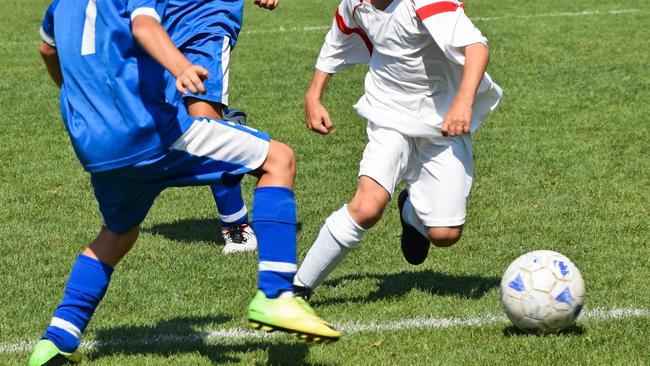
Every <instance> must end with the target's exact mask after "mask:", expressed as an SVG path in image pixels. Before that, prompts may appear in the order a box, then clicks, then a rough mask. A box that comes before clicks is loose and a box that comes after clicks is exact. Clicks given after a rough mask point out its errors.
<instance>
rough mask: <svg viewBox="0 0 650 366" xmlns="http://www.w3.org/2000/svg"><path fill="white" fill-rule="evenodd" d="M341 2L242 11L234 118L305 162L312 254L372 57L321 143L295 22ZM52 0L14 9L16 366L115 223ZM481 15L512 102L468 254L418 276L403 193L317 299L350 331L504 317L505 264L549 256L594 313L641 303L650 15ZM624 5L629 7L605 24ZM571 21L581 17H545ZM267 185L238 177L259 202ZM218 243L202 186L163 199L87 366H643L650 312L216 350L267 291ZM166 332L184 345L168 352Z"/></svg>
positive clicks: (5, 53)
mask: <svg viewBox="0 0 650 366" xmlns="http://www.w3.org/2000/svg"><path fill="white" fill-rule="evenodd" d="M336 4H337V1H335V0H318V1H309V2H303V1H289V0H285V1H284V2H283V3H282V4H281V6H280V8H278V9H277V10H276V11H274V12H272V13H269V12H266V11H263V10H261V9H257V8H255V7H253V6H252V4H251V2H250V1H248V0H247V8H246V14H245V18H246V19H245V24H244V33H243V34H242V35H241V38H240V42H239V44H238V46H237V48H236V51H235V53H234V54H233V65H232V74H231V98H232V103H233V105H235V106H237V107H240V108H243V109H244V110H246V111H247V112H248V113H249V116H250V119H249V121H250V124H252V125H254V126H255V127H257V128H260V129H263V130H267V131H269V132H270V133H271V135H272V136H274V137H275V138H277V139H279V140H281V141H285V142H287V143H289V144H290V145H291V146H292V147H293V148H294V149H295V151H296V153H297V156H298V159H299V163H298V178H297V187H296V195H297V200H298V205H299V211H298V214H299V221H300V223H301V226H300V232H299V235H298V240H299V244H298V245H299V255H300V257H301V258H302V257H303V256H304V254H305V252H306V251H307V249H308V248H309V246H310V244H311V242H312V240H313V239H314V237H315V236H316V233H317V232H318V230H319V229H320V226H321V225H322V223H323V220H324V219H325V218H326V217H327V216H328V215H329V214H330V213H331V212H332V211H333V210H335V209H337V208H339V207H340V206H341V205H342V204H343V203H344V202H346V201H347V200H348V199H349V198H350V197H351V194H352V193H353V191H354V189H355V184H356V173H357V168H358V161H359V159H360V155H361V152H362V150H363V147H364V144H365V128H364V121H363V120H362V119H360V118H359V117H358V116H356V115H355V114H354V112H353V111H352V108H351V105H352V104H353V103H354V102H355V101H356V100H357V98H358V97H359V96H360V95H361V94H362V92H363V85H362V80H363V76H364V73H365V68H364V67H362V66H360V67H354V68H352V69H351V70H348V71H346V72H344V73H343V74H341V75H337V76H336V77H334V79H333V80H332V82H331V84H330V87H329V90H328V94H327V97H326V98H325V103H326V105H327V106H328V107H329V110H330V113H331V115H332V118H333V120H334V122H335V123H336V126H337V132H336V133H335V134H334V135H332V136H328V137H322V136H319V135H316V134H313V133H311V132H309V131H307V130H306V129H305V128H304V127H303V116H302V95H303V93H304V90H305V87H306V86H307V85H308V83H309V79H310V77H311V73H312V70H313V65H314V62H315V58H316V55H317V54H318V51H319V49H320V45H321V42H322V38H323V36H324V34H325V32H326V30H325V29H322V28H317V29H315V30H302V29H303V27H326V26H328V25H329V24H330V22H331V16H332V14H333V10H334V8H335V6H336ZM45 7H46V2H45V1H42V0H39V1H32V2H22V1H16V0H13V1H11V0H0V54H2V58H1V59H2V62H1V63H0V73H1V75H2V77H0V122H1V123H2V128H1V129H0V130H1V131H2V132H1V135H0V136H1V138H0V142H1V143H0V177H1V179H0V348H2V347H3V346H4V347H5V350H6V351H4V352H2V353H0V364H7V365H14V364H24V363H25V360H26V358H27V357H28V347H22V348H20V347H18V348H20V350H19V351H18V352H14V351H9V350H7V348H6V347H7V345H18V344H21V342H30V341H35V340H36V339H38V337H39V336H40V335H41V332H42V331H43V329H44V327H45V326H46V324H47V323H48V322H49V320H50V316H51V314H52V312H53V310H54V309H55V307H56V304H57V302H58V301H59V299H60V296H61V294H62V289H63V286H64V284H65V281H66V279H67V274H68V271H69V270H70V266H71V264H72V262H73V261H74V258H75V256H76V255H77V254H78V253H79V251H80V250H81V249H82V248H83V247H84V246H85V245H86V244H87V243H88V242H89V241H90V240H92V239H93V237H94V235H95V234H96V231H97V230H98V228H99V224H100V217H99V215H98V212H97V207H96V203H95V201H94V198H93V195H92V191H91V187H90V185H89V182H88V177H87V175H86V174H85V173H84V172H83V171H82V169H81V167H80V165H79V164H78V162H77V160H76V158H75V157H74V154H73V152H72V149H71V147H70V144H69V141H68V137H67V135H66V133H65V130H64V128H63V126H62V123H61V121H60V118H59V116H58V102H57V90H56V88H55V87H54V86H53V85H52V83H51V82H50V81H49V80H48V78H47V76H46V73H45V70H44V68H43V67H42V65H41V61H40V59H39V57H38V54H37V51H36V48H37V46H38V34H37V30H38V26H39V22H40V18H41V15H42V13H43V12H44V10H45ZM466 8H467V11H468V13H469V14H470V16H471V17H474V18H476V19H477V20H476V24H477V25H478V26H479V27H480V28H481V30H482V31H483V32H484V34H486V35H487V37H488V38H489V39H490V46H491V51H492V59H491V65H490V74H491V75H492V76H493V78H494V79H495V80H496V81H497V82H498V83H499V84H500V85H501V86H502V87H503V89H504V90H505V93H506V98H505V100H504V102H503V104H502V105H501V106H500V107H499V109H498V110H497V111H496V112H495V113H494V114H493V115H492V116H491V117H490V118H489V119H488V121H487V122H486V123H485V124H484V125H483V127H482V128H481V129H480V130H479V131H478V133H477V134H476V135H475V137H474V142H475V162H476V180H475V185H474V189H473V193H472V199H471V202H470V205H469V217H468V222H467V226H466V230H465V233H464V237H463V239H462V241H461V242H460V243H459V244H457V245H456V246H454V247H452V248H449V249H445V250H432V251H431V253H430V258H429V259H428V260H427V261H426V262H425V263H424V264H423V265H421V266H418V267H413V266H409V265H408V264H406V262H405V261H404V260H403V259H402V258H401V255H400V253H399V245H398V235H399V233H400V229H399V218H398V216H397V212H396V210H395V203H394V202H392V203H391V205H390V207H389V209H388V210H387V212H386V214H385V216H384V218H383V219H382V221H381V222H380V223H379V224H378V225H377V226H376V227H375V228H373V230H371V231H370V232H369V233H368V235H367V236H366V238H365V239H364V243H363V245H362V246H361V248H360V249H359V250H357V251H356V252H354V253H353V254H351V255H350V256H349V257H348V258H347V259H346V261H345V262H344V263H343V264H342V265H341V266H340V267H338V268H337V269H336V271H335V272H334V273H333V274H332V276H331V277H330V279H329V281H328V282H326V283H325V285H324V286H323V287H322V288H320V289H319V291H318V293H317V295H316V297H315V298H314V303H315V305H316V306H317V308H318V309H319V311H320V312H321V313H322V315H323V316H324V317H326V318H328V319H331V320H332V321H334V322H336V323H338V324H350V323H351V322H355V321H356V322H359V323H360V324H366V325H367V324H372V323H376V322H391V321H392V322H397V321H400V320H405V319H415V318H418V319H423V318H431V317H435V318H460V319H470V318H481V317H484V316H488V315H498V314H500V308H499V302H498V282H499V279H500V276H501V274H502V272H503V271H504V270H505V268H506V267H507V265H508V264H509V263H510V261H512V260H513V259H514V258H516V257H517V256H519V255H520V254H522V253H524V252H526V251H529V250H533V249H553V250H558V251H560V252H562V253H564V254H566V255H568V256H569V257H570V258H572V259H573V260H574V261H575V262H576V263H577V265H578V266H579V267H580V269H581V271H582V273H583V276H584V278H585V281H586V285H587V300H586V310H587V311H589V309H594V308H597V307H600V308H604V309H616V308H636V309H645V310H646V311H648V309H650V297H649V296H648V294H650V281H648V278H650V261H649V260H648V259H649V257H650V255H649V254H648V253H649V251H648V250H649V248H650V247H649V245H650V243H649V241H650V230H649V224H648V222H649V220H648V218H649V217H650V215H649V209H648V207H650V188H649V187H650V173H649V172H650V160H649V159H648V153H649V152H650V133H649V125H648V117H647V116H648V115H650V107H649V106H648V104H647V101H648V100H650V73H648V71H647V70H650V57H648V50H647V26H646V25H647V24H650V4H647V3H645V2H639V1H628V0H626V1H617V2H615V3H612V2H597V1H587V0H578V1H573V2H570V3H563V4H562V5H561V7H558V6H557V2H552V1H550V0H542V1H538V2H515V1H506V0H498V1H488V0H472V1H468V2H467V4H466ZM625 9H636V11H631V12H626V13H620V14H610V13H608V11H609V10H625ZM578 12H588V13H585V14H584V15H581V16H570V15H567V14H564V15H562V14H556V15H558V16H540V15H543V14H549V13H578ZM536 15H537V16H536ZM529 16H530V17H529ZM497 18H498V19H497ZM281 27H283V28H284V29H286V31H284V32H279V31H274V30H277V29H280V28H281ZM247 31H248V33H246V32H247ZM252 186H253V180H252V179H249V178H247V179H245V181H244V190H245V196H246V198H247V200H248V199H250V197H251V193H252ZM249 207H250V204H249ZM216 238H217V224H216V220H215V212H214V204H213V202H212V199H211V197H210V194H209V191H208V189H207V188H184V189H170V190H168V191H166V192H164V193H163V194H162V195H161V197H160V198H159V199H158V201H157V202H156V204H155V205H154V207H153V209H152V211H151V213H150V215H149V216H148V218H147V220H146V221H145V223H144V225H143V233H142V235H141V237H140V239H139V241H138V243H137V245H136V247H135V248H134V250H132V252H131V253H129V255H128V256H127V257H126V258H125V259H124V261H123V262H122V263H121V264H120V265H119V266H118V268H117V270H116V272H115V274H114V276H113V281H112V284H111V288H110V290H109V292H108V294H107V296H106V298H105V300H104V301H103V303H102V304H101V306H100V307H99V309H98V311H97V313H96V315H95V316H94V318H93V321H92V322H91V324H90V326H89V327H88V330H87V334H86V335H85V338H84V339H85V340H87V341H92V340H97V341H99V342H103V343H99V344H96V345H95V346H93V347H91V348H90V349H86V353H87V354H89V356H90V361H91V362H89V364H93V365H94V364H96V365H126V364H128V365H159V364H175V365H197V364H211V363H214V364H223V363H242V364H299V363H305V364H313V365H330V364H341V365H347V364H355V365H356V364H363V365H377V364H396V365H397V364H423V365H424V364H449V365H452V364H453V365H461V364H478V365H489V364H494V365H496V364H499V365H501V364H524V365H533V364H540V365H541V364H559V363H570V364H589V365H596V364H600V365H635V364H636V365H644V364H648V363H650V346H649V345H648V339H650V318H648V317H647V315H646V316H645V317H636V318H627V319H618V320H599V319H594V318H591V319H582V320H580V321H579V322H578V326H577V327H576V328H574V329H573V330H572V331H571V332H568V333H565V334H560V335H551V336H531V335H521V334H518V333H517V332H513V331H512V329H511V328H510V327H509V326H508V324H507V323H505V322H489V323H486V324H483V325H480V326H457V327H448V328H434V329H430V328H421V329H408V330H392V331H361V332H349V333H347V334H345V335H344V338H343V339H342V340H341V341H340V342H339V343H337V344H333V345H328V346H313V347H308V346H306V345H303V344H302V343H299V342H297V341H294V340H293V339H292V338H289V337H285V336H277V337H270V338H252V337H248V338H246V337H244V338H224V337H218V336H210V337H206V334H209V333H208V332H211V331H218V330H227V329H232V328H236V329H243V328H244V327H245V326H246V323H245V307H246V305H247V304H248V301H249V300H250V298H252V295H253V292H254V289H255V285H256V257H255V255H254V254H246V255H237V256H227V257H226V256H224V255H222V254H221V251H220V247H219V246H218V241H217V239H216ZM646 314H647V313H646ZM165 335H167V336H170V335H183V336H184V338H183V341H170V340H169V338H163V339H160V338H158V339H159V341H156V339H157V338H155V337H156V336H165ZM147 339H148V340H150V341H151V342H150V343H149V344H145V343H144V340H147ZM165 339H166V341H165Z"/></svg>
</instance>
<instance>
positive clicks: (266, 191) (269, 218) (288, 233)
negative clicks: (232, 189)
mask: <svg viewBox="0 0 650 366" xmlns="http://www.w3.org/2000/svg"><path fill="white" fill-rule="evenodd" d="M296 224H297V223H296V200H295V199H294V196H293V191H292V190H291V189H289V188H285V187H260V188H257V189H256V190H255V195H254V196H253V230H255V235H257V241H258V249H257V251H258V253H259V283H258V287H259V289H260V290H262V291H263V292H264V294H265V295H266V297H268V298H271V299H273V298H276V297H278V296H280V293H282V292H283V291H292V290H293V285H292V281H293V276H294V274H295V273H296Z"/></svg>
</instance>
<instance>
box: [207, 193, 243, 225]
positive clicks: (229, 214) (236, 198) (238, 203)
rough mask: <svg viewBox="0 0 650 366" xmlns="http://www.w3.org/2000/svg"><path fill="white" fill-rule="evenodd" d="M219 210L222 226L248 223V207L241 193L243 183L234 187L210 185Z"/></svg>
mask: <svg viewBox="0 0 650 366" xmlns="http://www.w3.org/2000/svg"><path fill="white" fill-rule="evenodd" d="M210 189H211V190H212V196H213V197H214V202H215V203H216V204H217V210H218V211H219V212H218V213H219V221H220V223H221V227H229V226H233V225H240V224H247V223H248V209H247V208H246V204H245V203H244V199H243V198H242V195H241V184H237V185H236V186H234V187H230V188H227V187H223V186H218V185H214V186H210Z"/></svg>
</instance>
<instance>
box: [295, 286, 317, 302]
mask: <svg viewBox="0 0 650 366" xmlns="http://www.w3.org/2000/svg"><path fill="white" fill-rule="evenodd" d="M313 294H314V290H312V289H310V288H309V287H305V286H298V285H293V295H294V296H296V297H300V298H302V299H303V300H305V301H309V299H311V296H312V295H313Z"/></svg>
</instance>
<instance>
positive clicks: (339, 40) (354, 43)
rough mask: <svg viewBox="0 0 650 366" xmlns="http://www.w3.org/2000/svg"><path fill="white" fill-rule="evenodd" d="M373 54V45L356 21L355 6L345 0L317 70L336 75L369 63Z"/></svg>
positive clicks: (337, 11) (326, 38)
mask: <svg viewBox="0 0 650 366" xmlns="http://www.w3.org/2000/svg"><path fill="white" fill-rule="evenodd" d="M371 54H372V43H370V40H369V39H368V36H367V35H366V33H365V32H364V31H363V29H361V28H360V27H358V25H357V23H356V21H355V20H354V6H353V4H352V2H351V1H350V0H343V2H341V4H340V5H339V6H338V8H337V9H336V14H335V16H334V20H333V21H332V28H331V29H330V31H329V32H328V33H327V35H326V36H325V42H324V43H323V47H322V48H321V50H320V54H319V56H318V61H317V62H316V68H317V69H318V70H320V71H323V72H326V73H330V74H333V73H336V72H339V71H341V70H344V69H346V68H348V67H350V66H352V65H355V64H362V63H367V62H368V61H369V60H370V55H371Z"/></svg>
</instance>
